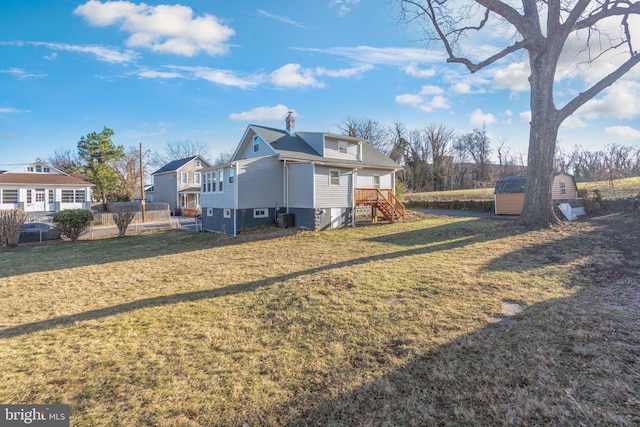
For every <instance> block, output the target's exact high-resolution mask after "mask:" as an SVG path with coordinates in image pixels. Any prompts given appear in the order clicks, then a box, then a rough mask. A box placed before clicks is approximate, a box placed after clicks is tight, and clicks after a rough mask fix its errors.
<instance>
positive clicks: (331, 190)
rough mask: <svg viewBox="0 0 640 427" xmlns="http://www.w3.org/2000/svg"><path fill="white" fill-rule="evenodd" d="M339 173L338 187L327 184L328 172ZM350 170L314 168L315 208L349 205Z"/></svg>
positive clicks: (344, 206)
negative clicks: (334, 171)
mask: <svg viewBox="0 0 640 427" xmlns="http://www.w3.org/2000/svg"><path fill="white" fill-rule="evenodd" d="M331 170H338V171H340V185H330V184H329V171H331ZM351 178H352V175H351V169H338V168H328V167H324V166H316V171H315V183H316V206H315V207H316V208H331V207H341V208H346V207H349V206H350V204H351Z"/></svg>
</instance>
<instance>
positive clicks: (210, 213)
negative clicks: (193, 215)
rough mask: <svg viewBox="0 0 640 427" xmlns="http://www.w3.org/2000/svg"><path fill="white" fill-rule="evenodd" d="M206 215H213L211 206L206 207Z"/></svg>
mask: <svg viewBox="0 0 640 427" xmlns="http://www.w3.org/2000/svg"><path fill="white" fill-rule="evenodd" d="M207 216H213V208H207Z"/></svg>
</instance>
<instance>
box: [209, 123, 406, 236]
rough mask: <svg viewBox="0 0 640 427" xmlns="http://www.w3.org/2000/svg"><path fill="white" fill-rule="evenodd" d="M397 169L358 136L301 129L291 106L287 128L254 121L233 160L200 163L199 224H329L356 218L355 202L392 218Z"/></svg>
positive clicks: (233, 227) (398, 210)
mask: <svg viewBox="0 0 640 427" xmlns="http://www.w3.org/2000/svg"><path fill="white" fill-rule="evenodd" d="M398 169H400V166H399V165H398V164H397V163H396V162H394V161H393V160H391V159H390V158H389V157H387V156H385V155H384V154H382V153H381V152H380V151H378V150H377V149H375V148H374V147H372V146H371V145H369V144H368V143H367V141H365V140H363V139H361V138H354V137H348V136H344V135H337V134H332V133H327V132H296V131H295V128H294V117H293V115H292V114H291V113H290V114H289V116H288V117H287V119H286V129H274V128H270V127H265V126H258V125H249V126H247V128H246V130H245V132H244V134H243V135H242V138H241V139H240V142H239V143H238V146H237V148H236V150H235V152H234V154H233V156H232V159H231V161H230V162H229V163H227V164H223V165H217V166H213V167H208V168H204V169H202V170H201V173H202V188H201V199H200V201H201V206H202V227H203V229H204V230H209V231H216V232H222V233H227V234H232V235H236V234H237V233H238V232H239V231H240V230H242V229H245V228H248V227H252V226H257V225H262V224H273V223H276V222H278V221H281V222H280V224H281V225H295V226H299V227H304V228H307V229H310V230H324V229H328V228H337V227H344V226H349V225H353V224H354V222H355V210H356V207H358V206H363V207H364V209H371V212H372V219H374V218H377V214H378V213H381V214H382V215H383V216H384V217H385V218H387V219H388V220H390V221H394V220H396V219H399V218H402V217H403V216H404V206H401V203H400V202H399V200H397V198H396V197H395V192H394V191H395V173H396V171H397V170H398ZM374 214H375V216H374ZM288 221H291V222H288Z"/></svg>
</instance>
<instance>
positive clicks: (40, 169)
mask: <svg viewBox="0 0 640 427" xmlns="http://www.w3.org/2000/svg"><path fill="white" fill-rule="evenodd" d="M36 172H37V173H40V172H42V165H36Z"/></svg>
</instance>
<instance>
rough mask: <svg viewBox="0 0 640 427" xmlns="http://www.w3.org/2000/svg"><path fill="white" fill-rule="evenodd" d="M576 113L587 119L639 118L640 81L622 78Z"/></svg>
mask: <svg viewBox="0 0 640 427" xmlns="http://www.w3.org/2000/svg"><path fill="white" fill-rule="evenodd" d="M575 114H576V115H579V116H580V117H585V118H587V119H595V118H598V117H609V118H616V119H635V118H638V117H640V82H638V81H632V80H620V81H618V82H616V83H614V84H613V85H612V86H611V87H609V88H608V89H607V90H606V91H605V92H604V94H603V95H602V96H601V97H600V98H596V99H592V100H591V101H588V102H587V103H586V104H584V105H583V106H582V107H580V108H579V109H578V110H577V111H576V113H575Z"/></svg>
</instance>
